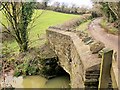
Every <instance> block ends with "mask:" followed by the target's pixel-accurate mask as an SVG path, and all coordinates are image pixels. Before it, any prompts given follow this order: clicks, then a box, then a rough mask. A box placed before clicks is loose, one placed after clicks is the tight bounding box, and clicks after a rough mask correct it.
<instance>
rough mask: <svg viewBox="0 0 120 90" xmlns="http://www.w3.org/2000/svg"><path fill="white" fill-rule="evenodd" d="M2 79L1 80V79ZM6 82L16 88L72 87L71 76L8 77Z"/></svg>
mask: <svg viewBox="0 0 120 90" xmlns="http://www.w3.org/2000/svg"><path fill="white" fill-rule="evenodd" d="M0 81H1V80H0ZM5 82H6V83H8V84H10V85H12V86H13V87H14V88H70V85H69V84H70V80H69V76H67V75H64V76H58V77H55V78H52V79H46V78H44V77H42V76H26V77H24V78H23V77H22V76H20V77H12V76H7V77H6V81H5Z"/></svg>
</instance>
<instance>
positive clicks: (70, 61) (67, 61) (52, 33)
mask: <svg viewBox="0 0 120 90" xmlns="http://www.w3.org/2000/svg"><path fill="white" fill-rule="evenodd" d="M46 33H47V39H48V43H49V45H50V47H51V49H53V50H54V51H55V53H56V54H57V56H58V58H59V64H60V66H62V68H63V69H64V70H65V71H66V72H67V73H69V75H70V81H71V87H72V88H85V87H89V86H92V87H95V88H97V87H98V84H99V75H100V63H101V58H98V55H97V54H92V52H91V51H90V47H89V45H85V44H84V42H83V41H82V40H81V39H80V38H79V36H77V35H76V33H73V32H69V31H64V30H59V29H57V30H56V29H53V28H49V29H48V30H47V31H46Z"/></svg>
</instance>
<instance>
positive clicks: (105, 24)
mask: <svg viewBox="0 0 120 90" xmlns="http://www.w3.org/2000/svg"><path fill="white" fill-rule="evenodd" d="M108 24H109V25H108ZM100 26H101V27H102V28H104V30H105V31H106V32H107V33H109V34H113V35H118V29H117V28H115V27H114V26H112V25H111V24H110V23H108V22H107V20H103V19H102V20H101V22H100Z"/></svg>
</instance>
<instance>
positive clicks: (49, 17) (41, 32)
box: [2, 10, 79, 50]
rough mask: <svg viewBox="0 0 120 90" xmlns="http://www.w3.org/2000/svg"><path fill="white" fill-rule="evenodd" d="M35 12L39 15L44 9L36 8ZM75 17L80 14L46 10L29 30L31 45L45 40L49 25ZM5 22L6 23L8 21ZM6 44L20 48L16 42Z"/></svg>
mask: <svg viewBox="0 0 120 90" xmlns="http://www.w3.org/2000/svg"><path fill="white" fill-rule="evenodd" d="M35 13H37V15H39V14H41V13H42V10H36V11H35ZM33 16H35V15H33ZM74 17H79V15H72V14H63V13H58V12H54V11H47V10H46V11H44V13H43V14H42V15H41V16H40V17H39V18H37V20H36V21H35V23H34V24H35V25H36V26H35V27H34V28H32V29H31V30H30V31H29V40H30V47H35V46H40V45H41V44H42V43H44V42H45V31H46V29H47V28H48V27H49V26H52V25H57V24H61V23H63V22H65V21H67V20H69V19H72V18H74ZM2 18H3V17H2ZM3 21H4V19H3ZM4 22H5V23H6V21H4ZM38 36H40V38H41V40H38V39H39V38H38ZM6 45H8V46H9V47H10V48H11V49H15V50H18V47H17V43H16V42H6Z"/></svg>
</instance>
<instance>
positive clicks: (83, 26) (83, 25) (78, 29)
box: [76, 20, 91, 33]
mask: <svg viewBox="0 0 120 90" xmlns="http://www.w3.org/2000/svg"><path fill="white" fill-rule="evenodd" d="M90 22H91V20H87V21H86V22H84V23H82V24H80V25H79V26H78V27H77V28H76V30H77V31H84V32H86V33H87V29H88V25H89V23H90Z"/></svg>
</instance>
